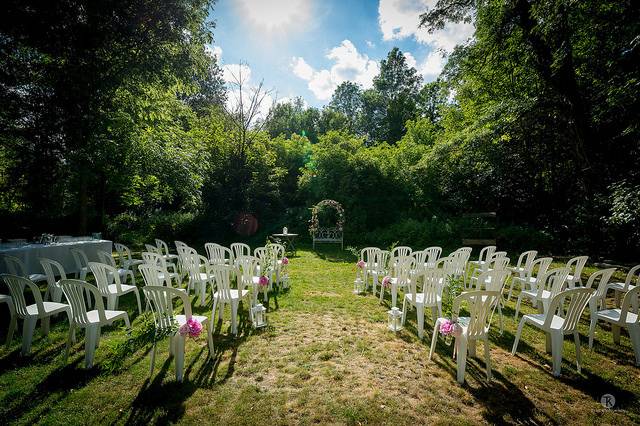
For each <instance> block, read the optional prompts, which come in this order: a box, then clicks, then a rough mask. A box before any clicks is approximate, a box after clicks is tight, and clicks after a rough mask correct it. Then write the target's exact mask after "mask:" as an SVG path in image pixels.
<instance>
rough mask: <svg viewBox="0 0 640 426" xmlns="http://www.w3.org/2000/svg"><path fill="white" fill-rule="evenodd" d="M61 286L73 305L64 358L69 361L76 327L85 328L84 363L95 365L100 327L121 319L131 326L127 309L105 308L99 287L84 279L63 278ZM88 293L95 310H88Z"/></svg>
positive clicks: (89, 365)
mask: <svg viewBox="0 0 640 426" xmlns="http://www.w3.org/2000/svg"><path fill="white" fill-rule="evenodd" d="M60 287H62V291H63V292H64V295H65V297H66V298H67V301H68V302H69V305H70V307H71V320H70V325H69V337H68V338H67V348H66V350H65V354H64V360H65V362H67V359H68V357H69V351H70V350H71V344H72V342H73V341H74V340H75V330H76V328H84V329H85V337H84V365H85V367H86V368H91V367H93V358H94V355H95V351H96V347H97V346H98V342H99V340H100V328H101V327H103V326H105V325H111V324H113V323H114V322H115V321H117V320H120V319H122V320H124V323H125V325H126V326H127V328H130V327H131V325H130V323H129V315H128V314H127V313H126V312H125V311H110V310H105V309H104V304H103V302H102V295H101V294H100V292H99V291H98V289H97V288H96V287H94V286H92V285H91V284H88V283H86V282H84V281H81V280H61V281H60ZM86 293H90V294H91V295H92V296H93V299H94V307H95V309H93V310H88V308H87V305H86V304H85V299H84V297H83V295H84V294H86Z"/></svg>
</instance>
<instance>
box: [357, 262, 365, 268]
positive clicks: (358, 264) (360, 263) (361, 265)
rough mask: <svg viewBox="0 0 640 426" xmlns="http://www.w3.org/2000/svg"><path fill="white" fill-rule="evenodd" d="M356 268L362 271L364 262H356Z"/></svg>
mask: <svg viewBox="0 0 640 426" xmlns="http://www.w3.org/2000/svg"><path fill="white" fill-rule="evenodd" d="M356 266H357V267H358V268H360V269H364V260H358V263H356Z"/></svg>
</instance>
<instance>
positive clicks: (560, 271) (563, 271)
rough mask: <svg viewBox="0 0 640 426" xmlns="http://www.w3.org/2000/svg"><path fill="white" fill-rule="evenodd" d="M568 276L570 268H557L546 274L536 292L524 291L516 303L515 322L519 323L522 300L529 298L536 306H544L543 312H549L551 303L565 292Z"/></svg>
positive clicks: (541, 278)
mask: <svg viewBox="0 0 640 426" xmlns="http://www.w3.org/2000/svg"><path fill="white" fill-rule="evenodd" d="M567 275H569V269H568V268H556V269H551V270H549V271H547V272H545V274H544V276H542V277H540V280H539V281H538V285H537V287H538V288H537V289H536V290H523V291H521V292H520V294H519V295H518V301H517V302H516V314H515V316H514V320H515V321H518V312H520V303H522V299H524V298H527V299H529V300H531V302H532V303H533V305H534V306H538V308H540V306H542V312H547V310H548V309H549V303H551V300H552V299H553V298H554V297H555V296H556V295H557V294H559V293H560V292H561V291H562V290H564V287H565V284H566V280H567Z"/></svg>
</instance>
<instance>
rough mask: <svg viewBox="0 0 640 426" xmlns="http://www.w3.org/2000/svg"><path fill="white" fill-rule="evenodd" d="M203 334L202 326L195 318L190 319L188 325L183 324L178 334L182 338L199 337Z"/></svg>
mask: <svg viewBox="0 0 640 426" xmlns="http://www.w3.org/2000/svg"><path fill="white" fill-rule="evenodd" d="M201 332H202V324H200V321H198V320H197V319H194V318H189V319H188V320H187V322H186V323H184V324H182V325H181V326H180V328H179V329H178V333H180V335H182V336H187V335H188V336H189V337H198V336H199V335H200V333H201Z"/></svg>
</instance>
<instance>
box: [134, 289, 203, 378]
mask: <svg viewBox="0 0 640 426" xmlns="http://www.w3.org/2000/svg"><path fill="white" fill-rule="evenodd" d="M142 291H143V292H144V295H145V298H146V299H147V301H148V304H149V306H150V307H151V311H152V312H153V320H154V324H155V335H156V336H157V335H165V334H166V332H167V330H171V329H173V327H175V326H177V327H178V329H179V328H180V327H181V326H182V325H184V324H186V323H187V321H189V320H190V319H192V318H193V319H195V320H197V321H198V322H200V323H201V324H202V332H203V333H206V335H207V343H208V344H209V358H211V356H212V355H213V338H212V336H211V332H212V330H211V329H210V327H209V318H207V317H206V316H202V315H193V314H192V311H191V302H190V301H189V296H188V295H187V294H185V293H184V292H181V291H179V290H177V289H175V288H170V287H161V286H146V287H143V288H142ZM174 298H179V299H180V300H181V301H182V309H183V312H184V315H176V314H175V313H174V309H173V299H174ZM185 339H186V336H183V335H181V334H180V333H179V332H178V331H176V332H175V333H174V334H173V335H172V336H171V337H170V342H169V353H170V354H171V355H173V356H174V357H175V360H176V380H177V381H178V382H182V380H183V377H184V346H185ZM156 343H157V342H156V339H155V338H154V342H153V348H152V349H151V369H150V371H149V376H151V375H153V369H154V367H155V361H156Z"/></svg>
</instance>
